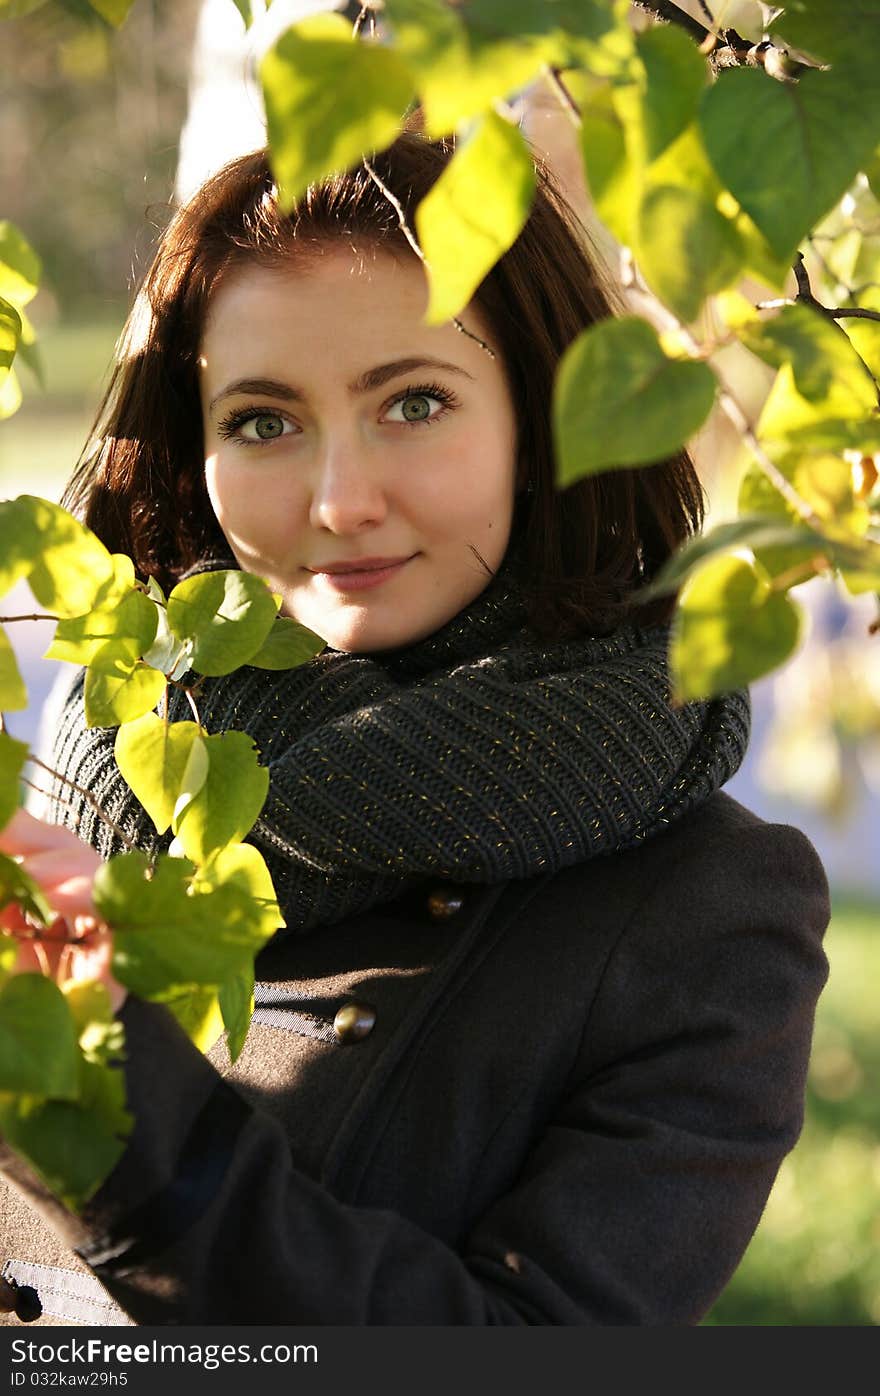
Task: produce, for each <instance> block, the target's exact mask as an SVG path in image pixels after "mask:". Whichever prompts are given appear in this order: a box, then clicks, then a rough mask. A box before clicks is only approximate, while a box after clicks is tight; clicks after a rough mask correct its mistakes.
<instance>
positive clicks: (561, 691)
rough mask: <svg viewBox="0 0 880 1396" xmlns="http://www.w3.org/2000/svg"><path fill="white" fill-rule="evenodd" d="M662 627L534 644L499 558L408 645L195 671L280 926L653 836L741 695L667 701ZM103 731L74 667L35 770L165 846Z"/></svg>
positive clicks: (732, 766)
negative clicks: (207, 673)
mask: <svg viewBox="0 0 880 1396" xmlns="http://www.w3.org/2000/svg"><path fill="white" fill-rule="evenodd" d="M211 565H212V564H210V563H208V564H205V567H210V566H211ZM213 565H214V566H217V565H229V564H228V563H223V564H218V563H216V562H215V563H214V564H213ZM195 570H204V568H202V569H195ZM668 641H669V627H668V626H662V627H652V628H650V629H641V628H639V627H637V626H635V625H632V624H629V625H625V626H623V627H621V628H620V629H618V630H617V631H615V632H614V633H613V634H612V635H610V636H607V637H604V638H595V637H593V638H590V637H587V638H583V637H581V638H577V639H570V640H564V641H558V642H552V643H548V642H545V641H541V640H537V639H535V638H534V636H533V635H532V634H531V632H529V631H528V629H527V628H526V626H525V610H524V605H523V593H522V584H521V582H520V581H518V580H517V577H516V571H515V568H513V567H512V565H511V564H509V563H506V564H505V565H504V566H503V567H502V568H501V569H499V572H498V574H497V575H496V577H495V578H494V579H493V581H492V582H491V583H490V584H489V586H488V587H487V588H486V589H485V591H483V592H482V593H481V595H480V596H478V597H477V599H476V600H475V601H473V602H472V603H471V604H470V605H469V606H467V607H465V609H464V610H463V611H461V612H460V613H459V614H458V615H456V616H455V617H454V618H453V619H452V620H451V621H450V622H449V623H448V624H447V625H445V626H444V627H443V628H442V629H441V630H439V631H437V632H436V633H435V634H433V635H431V636H429V637H428V638H427V639H425V640H421V641H418V642H417V643H415V644H413V645H409V646H407V647H405V648H402V649H398V650H393V651H385V652H381V653H374V654H349V653H346V652H342V651H337V650H332V649H328V650H325V651H324V652H323V653H322V654H320V655H318V656H317V657H316V658H314V659H312V660H310V661H309V662H308V663H306V664H304V665H302V666H300V667H299V668H297V669H292V670H287V671H284V672H267V671H265V670H260V669H253V668H249V667H244V668H242V669H239V670H237V671H236V672H235V673H233V674H230V675H228V676H227V677H224V678H219V679H210V680H207V681H205V683H204V686H203V688H202V690H201V692H200V695H199V699H198V706H199V713H200V716H201V720H202V722H203V724H204V726H205V727H206V728H207V729H208V730H209V731H210V732H221V731H225V730H227V729H228V728H237V729H240V730H242V731H245V732H247V733H249V734H250V736H251V737H252V738H253V739H254V741H255V743H256V745H257V748H258V750H259V752H260V759H261V761H262V762H263V764H265V765H267V766H268V768H269V771H270V788H269V795H268V798H267V801H266V804H265V806H264V809H263V812H262V814H261V816H260V818H259V820H258V821H257V824H256V825H255V827H254V829H253V831H252V833H251V834H250V835H249V841H250V842H252V843H254V844H255V845H256V846H257V848H259V849H260V851H261V852H262V854H263V856H264V857H265V859H266V862H267V864H268V867H269V871H270V873H271V875H272V880H273V882H274V885H275V889H276V893H277V896H278V900H279V902H280V904H281V909H282V912H283V914H284V917H285V920H286V922H287V926H288V933H290V932H296V931H306V930H310V929H312V928H314V927H316V926H319V925H327V924H332V923H334V922H337V921H339V920H341V919H343V918H344V917H346V916H349V915H353V914H356V913H359V912H363V911H366V910H367V909H369V908H370V907H372V906H375V905H378V904H380V903H382V902H387V901H389V900H391V899H393V898H395V897H396V896H398V895H401V894H402V893H403V892H405V891H407V890H408V889H409V888H410V887H411V886H415V885H416V884H417V883H418V882H419V881H420V880H422V879H425V878H436V879H438V880H439V879H451V880H453V881H458V882H474V883H495V882H500V881H503V880H506V879H508V878H528V877H534V876H536V875H538V874H542V873H548V872H554V871H556V870H558V869H560V868H564V867H566V866H568V865H570V864H573V863H579V862H581V861H583V860H584V859H587V858H593V857H596V856H597V855H600V854H608V853H612V852H614V851H615V850H619V849H624V848H628V847H630V846H632V845H634V844H637V843H639V842H640V841H642V840H644V839H647V838H650V837H653V836H654V835H655V834H658V833H660V832H661V831H662V830H663V829H665V828H666V827H667V826H668V825H669V824H671V823H672V822H673V821H674V820H677V819H679V818H681V816H682V815H683V814H685V813H686V812H687V811H688V810H692V809H693V808H694V807H695V806H697V805H699V804H701V803H702V802H703V801H704V800H706V799H707V798H708V796H709V795H711V794H712V793H713V791H715V790H717V789H719V787H720V786H722V785H723V784H724V782H725V781H727V780H728V779H729V778H730V777H731V776H732V775H733V774H734V772H735V771H736V770H737V769H738V767H739V766H740V764H741V762H742V759H743V756H744V755H745V751H746V746H747V744H748V736H749V715H750V709H749V699H748V694H747V693H746V692H742V691H740V692H734V693H730V694H727V695H725V696H723V697H720V698H717V699H714V700H712V701H709V702H694V703H688V704H686V705H685V706H683V707H680V708H673V707H672V706H671V704H670V701H669V688H668V674H667V647H668ZM170 706H171V716H172V718H190V717H191V713H190V711H189V708H188V707H187V705H186V699H185V695H184V694H182V693H180V692H177V691H174V692H173V697H172V700H171V705H170ZM114 737H115V730H114V729H108V728H93V729H88V728H87V727H86V726H85V720H84V716H83V706H82V677H81V676H80V677H79V678H78V679H77V680H76V682H75V683H74V684H73V686H72V687H71V689H70V693H69V696H68V698H67V701H66V703H65V705H64V708H63V711H62V712H61V713H60V714H59V715H58V720H57V724H56V726H55V731H54V752H53V754H52V765H53V766H54V767H55V768H56V769H57V770H59V771H60V772H62V773H63V774H64V775H65V776H66V777H68V779H69V780H72V781H74V782H76V784H77V785H78V786H80V787H81V788H84V789H87V790H89V791H90V792H91V794H92V795H93V797H95V798H96V800H97V802H98V803H99V804H100V806H101V807H102V809H103V811H104V812H105V813H106V814H107V815H108V816H109V817H110V819H112V820H113V821H114V823H115V824H116V825H117V826H119V827H120V828H121V829H122V830H123V831H124V832H125V833H126V835H127V836H128V837H129V838H130V839H131V840H132V841H133V842H134V843H135V844H136V845H137V846H138V847H141V848H145V849H153V848H156V847H160V848H164V847H167V846H168V842H169V839H170V835H169V836H167V837H165V838H162V839H159V838H158V837H157V835H156V831H155V828H154V826H153V824H152V822H151V821H150V819H149V817H148V815H147V814H146V812H145V811H144V809H143V808H142V806H141V805H140V804H139V802H138V801H137V800H136V799H135V798H134V796H133V795H132V793H131V791H130V790H129V789H128V787H127V786H126V785H125V782H124V781H123V779H122V777H121V775H120V773H119V771H118V769H117V767H116V763H115V760H114V757H113V742H114ZM52 796H53V798H52V800H51V801H50V805H49V807H48V809H47V811H46V814H47V817H48V818H50V819H52V820H54V821H55V822H57V823H64V824H67V825H68V826H69V827H71V828H73V829H75V830H76V831H77V833H79V835H80V836H81V837H82V838H84V839H85V840H86V841H87V842H88V843H91V844H92V845H93V846H94V847H95V848H97V849H98V851H99V852H100V853H101V854H102V856H104V857H109V856H111V855H112V854H114V853H118V852H121V851H122V850H123V847H124V845H123V843H122V842H121V840H120V839H119V837H118V835H115V834H114V833H113V832H112V830H111V829H110V828H109V827H108V825H107V824H106V823H104V822H103V821H102V820H101V819H99V818H98V816H97V815H96V814H95V812H94V810H93V809H92V808H91V807H90V806H89V804H88V803H87V802H86V800H85V799H84V798H83V797H82V796H81V795H80V794H78V793H77V792H76V791H75V790H72V789H71V787H70V786H69V785H66V786H64V785H62V784H61V783H60V782H58V781H56V782H55V784H54V787H53V791H52Z"/></svg>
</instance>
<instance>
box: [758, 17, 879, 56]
mask: <svg viewBox="0 0 880 1396" xmlns="http://www.w3.org/2000/svg"><path fill="white" fill-rule="evenodd" d="M878 25H880V0H794V3H789V4H788V5H786V6H785V7H784V10H783V11H782V13H780V14H778V15H776V16H775V18H774V19H773V21H772V25H771V27H772V28H773V29H774V30H775V36H774V37H776V39H777V40H778V39H779V37H780V35H781V36H782V38H783V39H784V40H785V41H787V42H788V43H790V44H792V45H794V46H795V47H796V48H799V49H801V50H802V51H803V52H804V53H808V54H811V55H812V56H813V57H814V58H817V59H820V60H822V61H824V62H829V63H837V64H840V65H842V66H844V67H846V68H863V69H865V70H868V69H870V70H873V69H874V67H875V54H874V48H873V44H872V43H871V42H870V40H871V39H872V38H874V36H875V35H876V33H877V27H878Z"/></svg>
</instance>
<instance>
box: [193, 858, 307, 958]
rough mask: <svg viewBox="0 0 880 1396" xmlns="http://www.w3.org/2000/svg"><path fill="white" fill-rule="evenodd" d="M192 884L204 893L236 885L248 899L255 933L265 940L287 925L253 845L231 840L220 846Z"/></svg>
mask: <svg viewBox="0 0 880 1396" xmlns="http://www.w3.org/2000/svg"><path fill="white" fill-rule="evenodd" d="M193 885H194V886H195V887H196V888H197V889H199V890H200V891H205V892H210V891H213V890H214V889H215V888H217V887H235V888H237V889H238V891H239V892H241V894H242V895H243V896H244V897H246V898H247V899H248V903H249V915H250V916H251V917H252V918H253V921H254V927H255V933H257V934H259V935H260V936H262V937H263V938H265V939H266V940H268V939H269V938H270V937H271V936H273V935H274V934H275V932H276V931H277V930H280V928H281V927H282V926H284V925H285V924H286V923H285V920H284V917H283V916H282V914H281V908H280V906H279V905H278V901H277V898H276V896H275V888H274V887H273V885H272V878H271V876H270V874H269V869H268V868H267V867H266V863H265V860H264V858H263V855H262V854H261V853H260V852H259V850H258V849H256V848H254V846H253V844H250V843H232V844H227V845H226V847H225V848H221V849H220V850H219V852H217V853H215V854H213V855H212V857H211V858H210V859H209V860H208V861H207V862H206V863H205V864H203V866H202V867H200V868H199V869H198V870H197V872H196V874H195V876H194V877H193Z"/></svg>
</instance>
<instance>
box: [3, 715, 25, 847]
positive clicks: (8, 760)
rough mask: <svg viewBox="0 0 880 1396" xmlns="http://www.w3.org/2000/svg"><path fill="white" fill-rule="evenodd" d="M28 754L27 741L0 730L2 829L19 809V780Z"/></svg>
mask: <svg viewBox="0 0 880 1396" xmlns="http://www.w3.org/2000/svg"><path fill="white" fill-rule="evenodd" d="M27 756H28V745H27V742H17V741H16V740H15V738H14V737H10V736H9V733H8V732H0V829H3V828H5V826H6V825H7V824H8V823H9V821H10V819H11V818H12V816H13V815H14V814H15V811H16V810H17V809H18V806H19V803H20V799H19V796H20V787H19V781H20V779H21V773H22V769H23V768H24V763H25V761H26V760H27Z"/></svg>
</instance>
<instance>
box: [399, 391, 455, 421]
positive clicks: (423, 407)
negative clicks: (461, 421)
mask: <svg viewBox="0 0 880 1396" xmlns="http://www.w3.org/2000/svg"><path fill="white" fill-rule="evenodd" d="M446 405H447V404H446V402H445V399H444V398H440V397H439V396H438V395H436V394H434V393H406V394H405V395H404V396H403V397H400V398H398V399H397V401H396V402H392V404H391V406H390V407H389V409H388V416H389V418H390V420H391V421H394V422H400V421H403V422H414V423H415V422H431V421H434V420H435V419H436V418H437V417H442V416H443V414H444V412H445V410H446ZM432 408H434V409H435V410H433V411H432ZM436 409H439V410H436ZM398 411H399V413H400V415H399V416H394V415H393V414H394V413H397V412H398Z"/></svg>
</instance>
